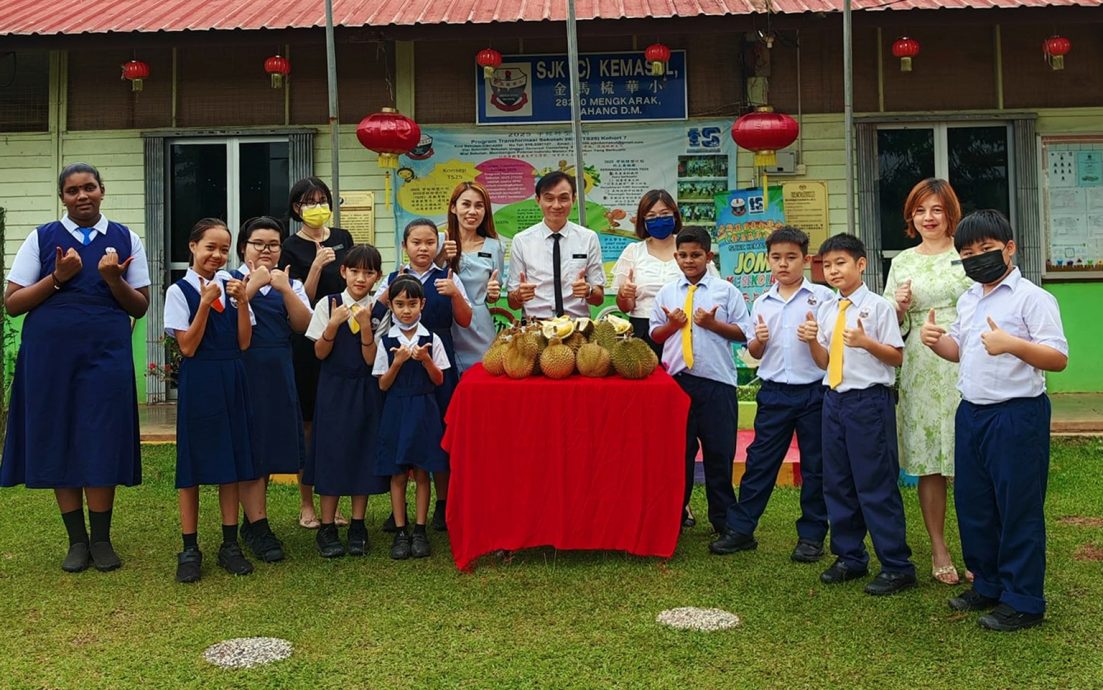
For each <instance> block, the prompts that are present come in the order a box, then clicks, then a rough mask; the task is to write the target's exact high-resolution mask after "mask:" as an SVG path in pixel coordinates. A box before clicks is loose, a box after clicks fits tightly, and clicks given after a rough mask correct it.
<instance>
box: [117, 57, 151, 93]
mask: <svg viewBox="0 0 1103 690" xmlns="http://www.w3.org/2000/svg"><path fill="white" fill-rule="evenodd" d="M148 77H149V65H147V64H146V63H144V62H142V61H141V60H131V61H130V62H127V63H125V64H123V76H122V78H123V79H126V80H127V81H129V82H130V90H131V91H141V90H142V80H143V79H147V78H148Z"/></svg>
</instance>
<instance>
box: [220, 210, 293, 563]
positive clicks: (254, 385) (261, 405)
mask: <svg viewBox="0 0 1103 690" xmlns="http://www.w3.org/2000/svg"><path fill="white" fill-rule="evenodd" d="M286 238H287V231H286V230H284V228H283V224H282V223H280V222H279V221H278V220H276V219H275V218H271V217H268V216H261V217H259V218H253V219H251V220H248V221H246V222H245V224H244V225H243V226H242V228H241V232H240V233H238V238H237V255H238V258H239V259H241V260H242V262H243V263H242V264H241V266H240V267H239V268H238V269H237V270H236V271H234V272H233V273H232V274H231V275H233V276H234V277H235V278H237V279H239V280H245V281H246V288H247V290H248V293H249V306H250V307H251V308H252V310H253V316H254V318H255V319H256V322H257V323H256V326H254V327H253V339H252V342H251V343H250V345H249V349H248V350H246V351H245V372H246V375H247V377H248V380H249V404H250V406H251V409H252V425H251V427H250V430H251V434H250V437H249V439H250V443H251V445H252V447H253V460H254V462H255V463H256V466H257V469H258V471H260V474H261V476H260V478H258V479H256V480H255V481H252V482H242V483H241V489H240V490H241V505H242V507H243V508H244V511H245V517H244V519H243V520H242V522H241V536H242V538H243V539H244V541H245V544H246V545H247V546H248V547H249V548H250V550H252V552H253V555H255V556H256V557H257V558H259V559H261V560H263V561H266V562H269V563H272V562H275V561H278V560H281V559H282V558H283V546H282V544H281V543H280V541H279V539H277V538H276V535H274V534H273V533H272V528H271V527H270V526H269V524H268V508H267V504H266V500H265V499H266V492H267V488H268V475H271V474H293V475H297V474H298V473H299V472H300V471H301V470H302V468H303V464H304V462H305V459H306V443H305V441H304V439H303V421H302V413H301V411H300V409H299V396H298V392H297V391H296V388H295V369H294V367H293V365H292V356H291V336H292V333H298V334H302V333H304V332H305V331H306V327H307V325H309V323H310V300H308V299H307V296H306V292H305V291H304V290H303V284H302V283H301V282H299V281H298V280H294V279H292V278H291V277H290V276H288V274H287V272H286V271H282V270H280V269H278V268H276V266H277V265H278V263H277V262H278V261H279V259H280V246H281V244H282V243H283V240H284V239H286Z"/></svg>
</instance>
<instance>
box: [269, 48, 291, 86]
mask: <svg viewBox="0 0 1103 690" xmlns="http://www.w3.org/2000/svg"><path fill="white" fill-rule="evenodd" d="M264 71H265V72H267V73H268V75H269V76H270V77H271V78H272V88H273V89H278V88H280V87H282V86H283V80H284V77H286V76H287V75H289V74H291V61H290V60H288V59H287V58H285V57H283V56H282V55H280V54H279V53H276V54H275V55H273V56H272V57H270V58H268V59H267V60H265V61H264Z"/></svg>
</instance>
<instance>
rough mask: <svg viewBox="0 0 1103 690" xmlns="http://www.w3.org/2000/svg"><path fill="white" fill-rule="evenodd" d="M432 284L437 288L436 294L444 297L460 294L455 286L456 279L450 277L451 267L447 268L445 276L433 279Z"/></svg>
mask: <svg viewBox="0 0 1103 690" xmlns="http://www.w3.org/2000/svg"><path fill="white" fill-rule="evenodd" d="M433 286H434V287H436V289H437V294H439V295H443V296H444V297H449V298H451V297H454V296H455V295H458V294H460V291H459V288H457V287H456V281H455V280H454V279H453V278H452V269H451V268H450V269H448V277H447V278H438V279H437V280H434V281H433Z"/></svg>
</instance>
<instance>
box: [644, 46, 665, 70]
mask: <svg viewBox="0 0 1103 690" xmlns="http://www.w3.org/2000/svg"><path fill="white" fill-rule="evenodd" d="M643 56H644V57H645V58H647V61H648V62H650V63H651V76H653V77H661V76H663V74H664V73H666V63H668V62H670V48H667V47H666V46H665V45H663V44H662V43H652V44H651V45H649V46H647V50H645V51H644V52H643Z"/></svg>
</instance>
